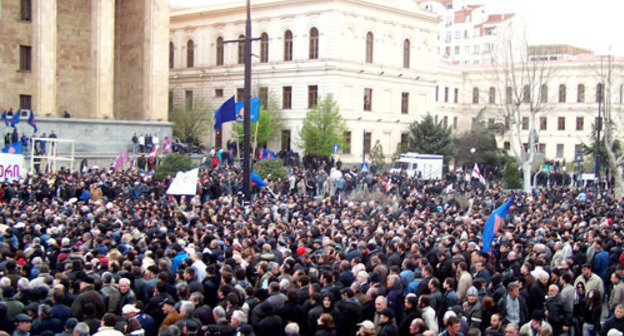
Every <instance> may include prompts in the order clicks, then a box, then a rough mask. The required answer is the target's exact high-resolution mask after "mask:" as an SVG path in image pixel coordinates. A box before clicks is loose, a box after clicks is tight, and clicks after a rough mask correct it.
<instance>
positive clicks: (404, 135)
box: [401, 133, 409, 148]
mask: <svg viewBox="0 0 624 336" xmlns="http://www.w3.org/2000/svg"><path fill="white" fill-rule="evenodd" d="M408 137H409V133H401V147H403V148H407V141H408Z"/></svg>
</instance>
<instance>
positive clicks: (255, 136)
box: [253, 113, 260, 150]
mask: <svg viewBox="0 0 624 336" xmlns="http://www.w3.org/2000/svg"><path fill="white" fill-rule="evenodd" d="M258 114H260V113H258ZM259 126H260V117H259V116H258V121H256V134H255V135H254V145H253V148H254V150H257V148H258V127H259Z"/></svg>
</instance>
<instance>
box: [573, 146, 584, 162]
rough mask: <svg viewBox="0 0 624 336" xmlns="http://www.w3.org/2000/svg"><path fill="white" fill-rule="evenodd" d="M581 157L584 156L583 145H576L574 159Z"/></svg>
mask: <svg viewBox="0 0 624 336" xmlns="http://www.w3.org/2000/svg"><path fill="white" fill-rule="evenodd" d="M579 155H583V145H581V144H576V145H574V158H575V159H576V157H577V156H579Z"/></svg>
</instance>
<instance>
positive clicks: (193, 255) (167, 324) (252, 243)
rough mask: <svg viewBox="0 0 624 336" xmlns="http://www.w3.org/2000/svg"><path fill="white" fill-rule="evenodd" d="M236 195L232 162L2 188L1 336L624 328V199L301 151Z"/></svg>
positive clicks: (71, 176) (93, 172)
mask: <svg viewBox="0 0 624 336" xmlns="http://www.w3.org/2000/svg"><path fill="white" fill-rule="evenodd" d="M304 161H305V162H304V164H305V168H297V167H296V165H294V166H292V167H290V171H289V174H288V176H287V177H285V178H283V179H280V178H272V177H268V178H267V183H268V185H269V187H270V188H271V190H272V191H273V193H271V192H265V191H264V190H257V189H256V192H257V195H256V196H255V199H254V201H253V202H252V204H251V205H250V207H249V208H245V207H243V206H242V202H241V196H240V192H239V189H240V185H241V179H240V172H239V171H237V170H236V169H234V168H227V166H219V165H218V166H217V167H216V168H214V169H203V170H202V171H201V173H200V174H201V176H200V182H199V185H198V193H197V195H194V196H193V195H190V196H188V197H185V196H182V197H177V198H176V197H173V196H169V195H167V194H166V193H165V191H166V189H167V185H168V184H169V183H170V182H171V178H170V177H169V178H167V179H166V180H165V181H155V180H153V179H152V178H151V176H150V175H149V174H143V173H141V172H139V171H136V170H126V171H113V170H109V169H104V170H100V169H90V170H89V169H86V170H85V171H84V172H69V171H66V170H61V171H59V172H56V173H50V174H45V175H42V174H34V175H29V176H28V178H27V179H25V180H24V181H21V182H13V183H3V184H2V185H1V187H0V193H1V196H0V201H1V203H0V223H1V224H0V231H2V235H1V236H0V254H1V258H0V271H1V272H2V276H1V277H0V286H1V290H2V295H1V297H2V300H1V301H0V330H1V331H0V334H1V335H8V334H12V335H16V336H28V335H33V336H39V335H41V336H52V335H63V336H65V335H67V336H69V335H74V336H87V335H97V336H121V335H132V336H157V335H158V336H195V335H197V336H204V335H205V336H209V335H212V336H216V335H220V336H234V335H241V336H243V335H245V336H250V335H258V336H274V335H275V336H277V335H281V336H284V335H287V336H295V335H302V336H338V335H340V336H342V335H345V336H351V335H358V336H374V335H379V336H399V335H400V336H408V335H409V336H412V335H413V336H438V335H439V336H464V335H467V336H480V335H485V336H502V335H505V336H517V335H520V334H521V335H527V336H538V335H539V336H549V335H554V336H559V335H569V336H580V335H583V336H592V335H600V336H621V335H622V332H624V282H622V280H623V279H624V267H623V265H624V254H622V251H623V247H624V246H623V243H622V224H623V221H622V218H623V217H622V212H623V205H624V203H622V200H618V199H615V198H614V197H613V196H612V194H610V193H609V192H608V191H602V192H600V193H595V192H593V191H592V190H584V189H566V188H551V189H544V190H540V191H535V192H533V193H530V194H525V193H521V192H517V193H516V194H515V195H514V201H513V205H512V207H511V209H510V211H509V214H508V216H507V218H506V220H505V221H504V223H501V225H500V228H499V234H498V235H497V236H496V238H495V241H494V244H493V246H492V249H491V252H490V253H487V254H484V253H482V252H481V244H482V241H481V233H482V230H483V225H484V223H485V221H486V220H487V217H488V215H489V214H490V212H491V211H492V210H493V209H495V208H496V207H497V206H499V205H500V204H502V203H503V202H504V201H506V200H508V199H509V198H510V197H512V194H511V193H510V192H509V191H506V190H503V188H502V186H500V185H499V184H497V183H494V182H491V183H490V185H489V186H488V187H487V188H485V187H484V186H483V185H480V184H479V183H478V182H476V181H471V180H470V178H469V177H468V178H467V176H466V175H465V174H461V173H450V174H448V175H446V176H445V177H444V179H443V180H442V181H424V180H420V179H418V178H408V177H407V176H405V175H395V176H391V175H388V174H381V173H378V174H373V173H371V172H367V173H361V172H358V171H357V170H346V169H345V170H343V171H341V170H340V169H338V168H342V167H340V166H339V165H334V164H333V163H326V162H321V161H313V162H312V163H310V162H309V161H307V160H304Z"/></svg>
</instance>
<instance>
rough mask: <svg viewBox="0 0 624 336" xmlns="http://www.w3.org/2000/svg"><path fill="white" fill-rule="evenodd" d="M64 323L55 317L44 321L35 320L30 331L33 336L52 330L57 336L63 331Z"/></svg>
mask: <svg viewBox="0 0 624 336" xmlns="http://www.w3.org/2000/svg"><path fill="white" fill-rule="evenodd" d="M63 327H64V325H63V323H61V320H59V319H57V318H53V317H49V318H45V319H43V320H35V321H34V323H33V324H32V328H31V330H30V334H31V335H32V336H37V335H41V333H42V332H44V331H46V330H50V331H52V332H54V333H55V334H57V333H60V332H62V331H63Z"/></svg>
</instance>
